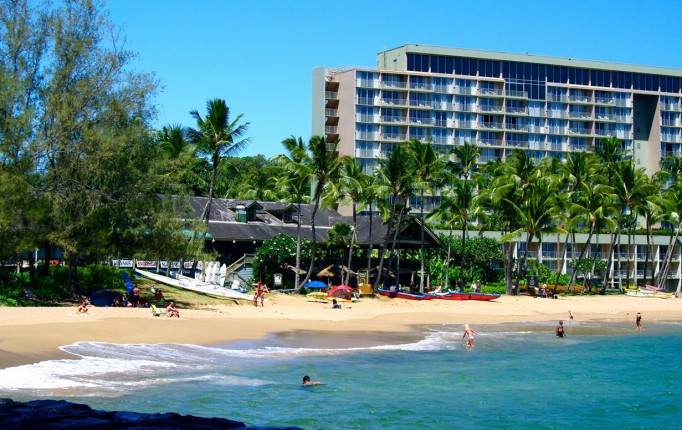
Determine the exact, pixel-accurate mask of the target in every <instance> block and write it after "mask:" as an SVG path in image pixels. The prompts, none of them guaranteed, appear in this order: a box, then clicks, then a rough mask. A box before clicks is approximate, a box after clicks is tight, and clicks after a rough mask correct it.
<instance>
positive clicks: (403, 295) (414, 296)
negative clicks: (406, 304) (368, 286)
mask: <svg viewBox="0 0 682 430" xmlns="http://www.w3.org/2000/svg"><path fill="white" fill-rule="evenodd" d="M377 292H378V293H379V294H381V295H382V296H386V297H391V298H396V297H397V298H399V299H407V300H431V299H433V298H434V297H435V296H434V295H433V294H421V293H410V292H407V291H390V290H384V289H383V288H379V289H377Z"/></svg>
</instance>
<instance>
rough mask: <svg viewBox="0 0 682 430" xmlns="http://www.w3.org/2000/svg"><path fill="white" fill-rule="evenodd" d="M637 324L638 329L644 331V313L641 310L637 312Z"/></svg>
mask: <svg viewBox="0 0 682 430" xmlns="http://www.w3.org/2000/svg"><path fill="white" fill-rule="evenodd" d="M635 324H636V325H637V331H642V314H641V313H640V312H637V316H636V317H635Z"/></svg>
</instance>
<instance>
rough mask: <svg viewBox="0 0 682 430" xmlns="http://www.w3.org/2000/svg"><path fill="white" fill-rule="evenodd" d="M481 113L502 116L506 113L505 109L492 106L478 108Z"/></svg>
mask: <svg viewBox="0 0 682 430" xmlns="http://www.w3.org/2000/svg"><path fill="white" fill-rule="evenodd" d="M478 111H479V112H486V113H496V114H500V115H502V114H503V113H504V109H503V108H502V106H491V105H481V106H479V107H478Z"/></svg>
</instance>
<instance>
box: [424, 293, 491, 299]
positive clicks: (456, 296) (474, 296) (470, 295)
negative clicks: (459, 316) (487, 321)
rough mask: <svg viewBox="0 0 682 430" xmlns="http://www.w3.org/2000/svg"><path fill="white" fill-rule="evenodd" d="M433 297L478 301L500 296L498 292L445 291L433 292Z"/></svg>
mask: <svg viewBox="0 0 682 430" xmlns="http://www.w3.org/2000/svg"><path fill="white" fill-rule="evenodd" d="M434 296H435V298H437V299H441V300H479V301H489V300H495V299H496V298H498V297H500V295H499V294H486V293H454V292H453V293H445V294H435V295H434Z"/></svg>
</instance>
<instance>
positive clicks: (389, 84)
mask: <svg viewBox="0 0 682 430" xmlns="http://www.w3.org/2000/svg"><path fill="white" fill-rule="evenodd" d="M381 88H398V89H407V82H398V81H381Z"/></svg>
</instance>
